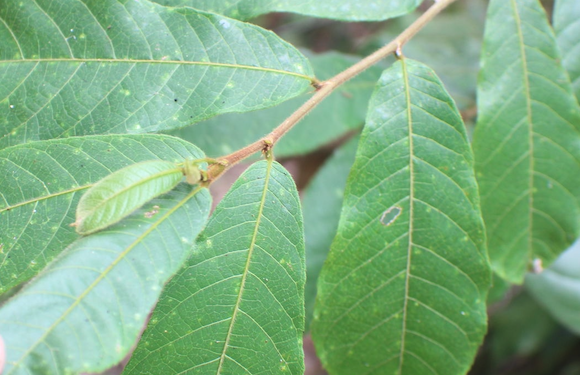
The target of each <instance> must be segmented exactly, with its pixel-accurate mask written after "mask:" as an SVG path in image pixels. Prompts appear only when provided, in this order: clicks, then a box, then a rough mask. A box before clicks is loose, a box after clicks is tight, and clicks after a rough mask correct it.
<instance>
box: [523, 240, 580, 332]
mask: <svg viewBox="0 0 580 375" xmlns="http://www.w3.org/2000/svg"><path fill="white" fill-rule="evenodd" d="M578 264H580V242H578V241H576V243H574V245H572V247H570V248H569V249H568V250H567V251H566V252H564V253H563V254H562V255H561V256H560V257H559V258H558V259H557V260H556V261H555V262H554V264H552V265H551V266H550V267H549V268H548V269H546V270H544V271H543V272H542V273H540V274H538V275H535V274H528V275H527V276H526V284H525V285H526V289H527V290H528V291H529V292H530V294H531V295H532V296H533V297H534V298H535V299H536V301H538V302H539V303H540V304H541V305H542V306H543V307H544V308H545V309H546V310H548V311H549V312H550V314H552V316H553V317H554V318H555V319H556V320H558V321H559V322H560V323H561V324H563V325H564V326H566V327H567V328H568V329H570V330H571V331H573V332H576V333H577V334H579V333H580V314H578V311H580V272H579V271H578Z"/></svg>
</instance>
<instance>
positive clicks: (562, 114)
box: [473, 0, 580, 283]
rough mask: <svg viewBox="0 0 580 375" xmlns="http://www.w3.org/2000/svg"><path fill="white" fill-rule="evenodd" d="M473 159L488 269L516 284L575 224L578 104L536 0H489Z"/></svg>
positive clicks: (579, 167)
mask: <svg viewBox="0 0 580 375" xmlns="http://www.w3.org/2000/svg"><path fill="white" fill-rule="evenodd" d="M482 56H483V58H482V72H481V76H480V80H479V86H478V111H479V113H478V123H477V126H476V128H475V134H474V140H473V144H474V146H473V147H474V153H475V160H476V164H475V168H476V172H477V179H478V182H479V186H480V190H481V209H482V212H483V218H484V221H485V223H486V229H487V236H488V247H489V255H490V258H491V264H492V267H493V269H494V271H495V272H496V273H497V274H498V275H499V276H501V277H503V278H505V279H507V280H508V281H510V282H513V283H522V281H523V277H524V274H525V272H526V270H527V269H528V267H530V265H531V263H532V262H534V261H536V260H537V261H542V262H544V264H546V265H547V264H549V263H551V262H552V261H553V260H554V259H555V258H556V257H557V255H558V254H559V253H560V252H561V251H563V250H565V249H566V248H567V247H568V246H569V245H570V243H571V242H572V241H573V240H574V239H575V238H576V235H577V234H578V232H579V220H578V219H579V217H580V210H579V207H578V203H577V202H578V197H580V148H579V147H578V145H579V144H580V136H579V133H578V127H580V110H579V108H578V105H577V103H576V101H575V99H574V96H573V95H572V91H571V88H570V83H569V81H568V77H567V76H566V73H565V71H564V69H563V68H562V67H561V65H560V63H559V60H560V57H559V54H558V50H557V48H556V41H555V38H554V35H553V32H552V31H551V28H550V25H549V24H548V21H547V19H546V15H545V13H544V10H543V9H542V7H541V5H540V4H539V2H538V1H537V0H508V1H506V0H492V1H491V3H490V6H489V10H488V18H487V24H486V32H485V40H484V49H483V53H482Z"/></svg>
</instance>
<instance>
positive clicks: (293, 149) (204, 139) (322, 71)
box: [169, 52, 381, 157]
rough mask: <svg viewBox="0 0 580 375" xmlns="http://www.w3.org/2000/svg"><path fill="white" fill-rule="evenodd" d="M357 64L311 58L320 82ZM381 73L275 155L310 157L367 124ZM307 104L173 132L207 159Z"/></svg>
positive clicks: (344, 92) (331, 100) (297, 130)
mask: <svg viewBox="0 0 580 375" xmlns="http://www.w3.org/2000/svg"><path fill="white" fill-rule="evenodd" d="M307 56H310V54H307ZM359 60H360V59H359V58H356V57H353V56H349V55H344V54H339V53H335V52H332V53H325V54H321V55H312V56H311V61H312V65H313V66H314V69H315V71H316V75H317V77H319V78H320V79H329V78H331V77H332V76H334V75H336V74H338V73H340V72H341V71H343V70H345V69H347V68H348V67H349V66H351V65H353V64H354V63H356V62H357V61H359ZM380 75H381V68H380V67H377V66H373V67H371V68H369V69H368V70H366V71H364V72H363V73H361V74H359V75H358V76H356V77H355V78H353V79H352V80H350V81H348V82H346V83H345V84H344V85H342V86H341V87H340V88H339V89H338V90H336V92H334V93H332V94H331V95H330V96H329V97H328V98H326V99H325V100H324V101H323V102H322V103H320V105H318V106H317V107H316V108H315V109H314V110H313V111H312V112H311V113H309V114H308V116H306V117H305V118H304V119H303V120H302V121H300V122H299V123H298V124H296V126H295V127H294V128H292V130H290V132H288V134H287V135H285V136H284V138H282V139H281V140H280V142H279V143H277V144H276V156H277V157H283V156H290V155H301V154H306V153H308V152H312V151H314V150H316V149H317V148H319V147H321V146H323V145H326V144H328V143H330V142H332V141H335V140H337V139H339V138H340V137H341V136H344V135H345V134H346V133H348V132H350V131H353V130H355V129H358V128H360V127H361V126H362V124H363V123H364V120H365V115H366V109H367V106H368V102H369V98H370V97H371V94H372V92H373V87H374V85H375V82H377V79H379V77H380ZM305 100H306V98H305V97H304V96H301V97H298V98H295V99H292V100H289V101H288V102H285V103H283V104H281V105H279V106H276V107H273V108H268V109H264V110H261V111H254V112H248V113H244V114H237V113H236V114H225V115H222V116H219V117H215V118H212V119H210V120H207V121H204V122H201V123H199V124H195V125H192V126H188V127H186V128H182V129H176V130H173V131H171V132H169V134H172V135H175V136H178V137H180V138H183V139H186V140H189V141H191V142H193V143H195V144H196V145H197V146H198V147H200V148H201V149H202V150H204V151H205V152H206V153H207V154H208V155H209V156H212V157H218V156H221V155H224V154H228V153H230V152H233V151H235V150H237V149H240V148H242V147H244V146H245V145H247V144H250V143H252V142H253V141H255V140H256V139H258V138H260V137H262V136H263V135H264V134H267V133H269V132H270V131H271V130H272V129H273V128H274V127H275V126H276V125H278V124H280V123H282V121H284V119H286V118H287V117H288V116H289V115H291V114H292V112H294V111H295V110H296V109H297V108H298V107H299V106H300V105H301V104H302V103H304V101H305ZM313 129H316V131H313Z"/></svg>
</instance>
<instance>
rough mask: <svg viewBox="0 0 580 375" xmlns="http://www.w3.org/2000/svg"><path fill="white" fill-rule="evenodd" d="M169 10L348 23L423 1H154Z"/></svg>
mask: <svg viewBox="0 0 580 375" xmlns="http://www.w3.org/2000/svg"><path fill="white" fill-rule="evenodd" d="M151 1H154V2H156V3H159V4H163V5H167V6H191V7H194V8H196V9H203V10H207V11H210V12H216V13H220V14H224V15H227V16H229V17H233V18H237V19H241V20H247V19H250V18H254V17H256V16H259V15H261V14H266V13H271V12H292V13H299V14H304V15H308V16H313V17H321V18H332V19H338V20H344V21H381V20H386V19H389V18H393V17H398V16H401V15H403V14H407V13H409V12H412V11H413V10H414V9H415V8H416V7H417V6H419V4H421V0H397V1H393V0H387V1H375V0H357V1H356V2H354V1H351V0H346V1H344V0H343V1H336V0H317V1H305V0H238V1H233V2H232V1H230V0H151Z"/></svg>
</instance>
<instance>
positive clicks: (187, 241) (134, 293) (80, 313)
mask: <svg viewBox="0 0 580 375" xmlns="http://www.w3.org/2000/svg"><path fill="white" fill-rule="evenodd" d="M155 206H157V207H158V208H157V210H158V213H157V214H155V215H154V216H153V217H149V216H150V215H148V213H149V212H150V211H148V210H151V209H153V208H154V207H155ZM210 206H211V198H210V196H209V193H208V191H207V189H205V188H202V187H192V186H190V185H185V184H183V185H180V187H179V188H177V189H175V190H173V191H171V192H170V193H168V194H166V195H163V196H161V197H160V198H157V199H154V200H153V201H152V202H151V203H150V204H148V205H146V206H145V207H144V208H142V209H141V210H139V211H137V212H136V214H135V215H132V216H130V217H129V218H127V219H126V220H123V221H122V222H121V223H119V224H117V225H115V226H113V227H111V228H110V229H107V230H104V231H102V232H99V233H96V234H94V235H92V236H88V237H84V238H81V239H79V240H78V241H76V242H74V243H73V244H72V245H71V246H70V247H69V248H68V249H67V250H66V251H65V252H64V253H63V254H62V256H61V257H59V258H58V260H56V261H55V262H53V263H51V265H50V266H49V267H48V268H47V269H46V270H45V271H44V272H43V273H41V274H40V275H39V276H38V277H37V278H36V279H34V281H32V282H31V283H30V284H28V285H27V286H26V287H25V288H24V289H23V290H22V291H20V292H19V293H18V294H17V295H16V296H15V297H13V298H12V299H11V300H10V301H9V302H7V303H6V304H5V305H4V306H3V307H2V308H1V309H0V332H2V337H3V338H4V341H5V343H6V353H7V366H8V367H7V368H6V369H5V370H4V373H3V374H4V375H16V374H23V375H24V374H26V375H29V374H78V373H80V372H100V371H103V370H105V369H107V368H109V367H111V366H113V365H114V364H116V363H118V362H119V361H120V360H121V359H123V358H124V356H125V355H126V354H127V353H128V351H129V350H130V349H131V347H132V346H133V344H134V342H135V339H136V338H137V337H138V335H139V332H140V331H141V328H142V326H143V324H144V323H145V320H146V319H147V315H148V313H149V311H150V310H151V309H152V308H153V306H155V303H156V301H157V298H158V297H159V294H160V293H161V289H162V287H163V285H164V284H165V282H167V280H168V279H169V278H170V277H171V276H172V274H173V273H175V272H176V271H177V270H178V269H179V267H180V266H181V265H182V264H183V262H184V261H185V259H186V256H187V255H189V253H190V250H191V248H192V245H193V243H194V241H195V238H196V237H197V234H198V233H199V232H200V231H201V229H202V228H203V226H204V224H205V222H206V220H207V216H208V214H209V210H210Z"/></svg>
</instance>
